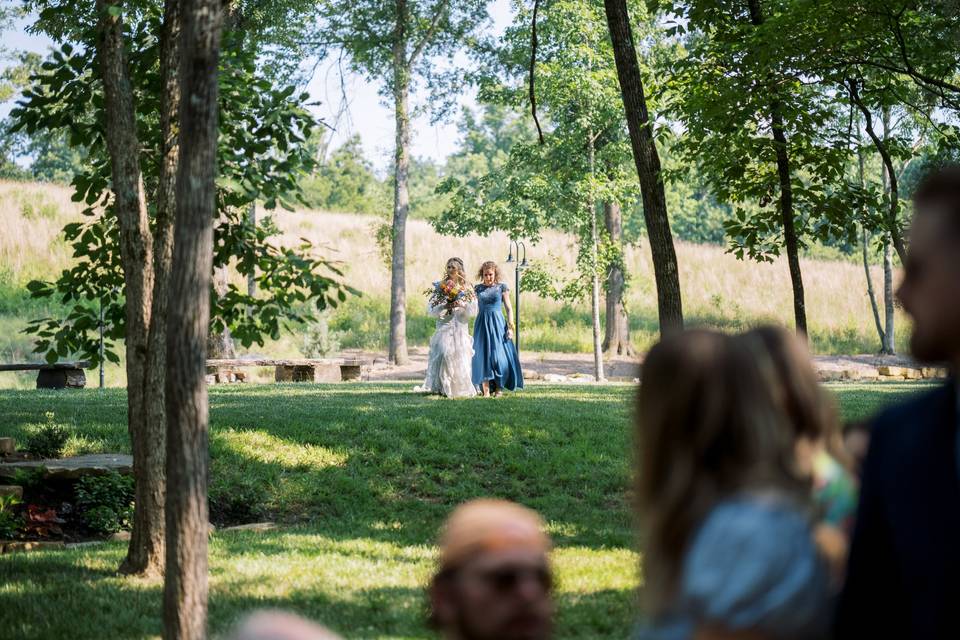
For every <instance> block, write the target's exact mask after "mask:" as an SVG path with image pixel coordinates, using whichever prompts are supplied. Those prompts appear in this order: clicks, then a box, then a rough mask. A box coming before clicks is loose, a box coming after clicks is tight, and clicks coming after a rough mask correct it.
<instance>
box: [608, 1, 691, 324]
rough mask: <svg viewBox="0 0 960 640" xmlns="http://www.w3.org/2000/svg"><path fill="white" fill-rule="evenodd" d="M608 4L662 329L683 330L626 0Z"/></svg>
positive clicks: (674, 262) (657, 168) (671, 249)
mask: <svg viewBox="0 0 960 640" xmlns="http://www.w3.org/2000/svg"><path fill="white" fill-rule="evenodd" d="M604 8H605V10H606V15H607V26H608V27H609V29H610V40H611V41H612V43H613V53H614V58H615V60H616V64H617V77H618V79H619V80H620V92H621V94H622V95H623V107H624V111H625V113H626V117H627V128H628V129H629V132H630V143H631V146H632V148H633V160H634V163H635V164H636V167H637V176H638V177H639V179H640V192H641V197H642V199H643V219H644V223H645V225H646V228H647V237H648V238H649V240H650V253H651V254H652V257H653V274H654V280H655V281H656V283H657V310H658V315H659V318H660V333H661V334H666V333H671V332H674V331H679V330H681V329H683V303H682V300H681V296H680V273H679V271H678V268H677V254H676V251H675V249H674V246H673V234H672V232H671V231H670V220H669V218H668V216H667V200H666V195H665V194H664V188H663V175H662V174H661V171H660V155H659V154H658V153H657V146H656V143H655V142H654V139H653V130H652V127H651V123H650V114H649V112H648V111H647V100H646V96H645V95H644V92H643V80H642V78H641V76H640V65H639V64H638V62H637V49H636V46H635V44H634V41H633V32H632V30H631V28H630V16H629V14H628V13H627V3H626V0H604Z"/></svg>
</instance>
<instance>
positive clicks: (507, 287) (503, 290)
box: [500, 282, 510, 293]
mask: <svg viewBox="0 0 960 640" xmlns="http://www.w3.org/2000/svg"><path fill="white" fill-rule="evenodd" d="M509 291H510V285H508V284H507V283H506V282H501V283H500V293H508V292H509Z"/></svg>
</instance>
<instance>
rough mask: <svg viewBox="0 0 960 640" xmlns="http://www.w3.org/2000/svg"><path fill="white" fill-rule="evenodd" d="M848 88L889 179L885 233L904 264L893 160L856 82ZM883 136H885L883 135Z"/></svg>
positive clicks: (849, 84) (903, 245)
mask: <svg viewBox="0 0 960 640" xmlns="http://www.w3.org/2000/svg"><path fill="white" fill-rule="evenodd" d="M848 88H849V90H850V100H851V101H852V102H853V104H854V105H856V107H857V108H858V109H860V113H862V114H863V120H864V125H865V126H866V130H867V135H868V136H870V140H872V141H873V146H874V147H876V149H877V152H878V153H879V154H880V158H881V160H883V166H884V170H885V172H886V175H888V176H889V178H890V183H889V192H890V203H889V204H890V209H889V211H888V213H887V231H888V232H889V233H890V240H891V241H892V242H893V247H894V249H896V251H897V256H898V257H899V258H900V263H901V264H906V263H907V247H906V245H905V244H904V242H903V235H902V234H901V233H900V223H899V222H898V221H897V216H898V214H899V212H900V197H899V193H898V187H897V175H896V172H895V171H894V168H893V158H892V157H891V156H890V150H889V149H888V148H887V144H886V142H885V141H884V140H881V139H880V136H878V135H877V132H876V131H874V129H873V114H871V113H870V109H869V108H867V105H866V104H864V102H863V100H862V99H861V98H860V90H859V88H858V86H857V82H856V81H855V80H850V81H849V82H848ZM884 136H886V134H884Z"/></svg>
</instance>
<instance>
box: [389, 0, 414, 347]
mask: <svg viewBox="0 0 960 640" xmlns="http://www.w3.org/2000/svg"><path fill="white" fill-rule="evenodd" d="M396 8H397V24H396V28H395V33H394V43H393V100H394V116H395V118H396V150H395V154H394V167H393V169H394V187H393V249H392V251H393V254H392V256H391V261H390V352H389V358H390V361H391V362H393V363H394V364H398V365H402V364H406V363H407V361H408V360H409V355H408V353H407V284H406V257H407V255H406V254H407V244H406V243H407V214H408V213H409V211H410V192H409V185H408V183H407V179H408V174H409V170H410V114H409V113H408V105H407V103H408V100H409V93H410V66H409V61H408V59H407V37H408V36H407V31H406V29H407V2H406V0H396Z"/></svg>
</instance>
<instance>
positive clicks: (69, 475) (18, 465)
mask: <svg viewBox="0 0 960 640" xmlns="http://www.w3.org/2000/svg"><path fill="white" fill-rule="evenodd" d="M33 469H39V470H40V471H41V472H42V473H43V477H44V478H56V479H66V480H75V479H77V478H82V477H83V476H90V475H103V474H105V473H110V472H111V471H116V472H117V473H119V474H121V475H129V474H131V473H133V457H132V456H130V455H129V454H125V453H95V454H89V455H83V456H73V457H70V458H60V459H57V460H27V461H23V462H5V463H0V478H12V477H14V476H16V474H17V471H20V470H23V471H27V470H33ZM0 484H2V483H0Z"/></svg>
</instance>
